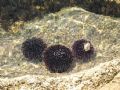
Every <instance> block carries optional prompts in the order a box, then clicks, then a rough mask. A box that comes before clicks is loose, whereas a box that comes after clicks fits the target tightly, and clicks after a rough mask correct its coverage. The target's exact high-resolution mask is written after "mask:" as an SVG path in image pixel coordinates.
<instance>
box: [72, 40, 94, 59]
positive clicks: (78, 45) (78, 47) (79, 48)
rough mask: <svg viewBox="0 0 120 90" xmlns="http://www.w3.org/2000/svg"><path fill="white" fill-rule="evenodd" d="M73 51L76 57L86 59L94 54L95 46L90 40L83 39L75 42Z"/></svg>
mask: <svg viewBox="0 0 120 90" xmlns="http://www.w3.org/2000/svg"><path fill="white" fill-rule="evenodd" d="M72 52H73V55H74V56H75V57H76V58H78V59H83V61H86V60H89V59H90V58H91V57H92V56H93V55H94V48H93V45H92V44H91V43H90V41H88V40H85V39H81V40H77V41H75V42H74V44H73V46H72Z"/></svg>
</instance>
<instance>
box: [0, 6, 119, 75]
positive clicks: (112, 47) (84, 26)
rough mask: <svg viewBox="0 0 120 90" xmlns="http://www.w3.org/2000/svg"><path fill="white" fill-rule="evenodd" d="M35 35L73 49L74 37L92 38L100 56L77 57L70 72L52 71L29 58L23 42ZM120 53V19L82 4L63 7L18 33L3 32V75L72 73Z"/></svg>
mask: <svg viewBox="0 0 120 90" xmlns="http://www.w3.org/2000/svg"><path fill="white" fill-rule="evenodd" d="M1 32H2V31H1ZM31 37H40V38H42V39H43V40H44V41H45V42H46V43H47V45H48V46H50V45H55V44H62V45H65V46H67V47H69V48H70V49H71V46H72V44H73V42H74V41H76V40H78V39H81V38H84V39H88V40H90V41H91V43H92V44H93V46H94V48H95V53H96V56H95V58H94V59H91V61H90V62H87V63H81V62H79V61H81V60H77V61H78V62H76V63H75V65H74V67H73V68H72V70H70V72H65V73H62V74H56V73H50V72H49V71H48V70H47V69H46V67H45V65H44V62H39V60H36V61H29V60H27V59H26V58H25V57H24V56H23V55H22V52H21V44H22V42H24V41H25V40H26V39H27V38H31ZM119 56H120V19H117V20H116V19H114V18H110V17H107V16H106V17H105V16H101V15H96V14H93V13H90V12H87V11H84V10H83V9H80V8H71V9H63V10H61V11H60V12H58V13H55V14H49V15H48V16H45V17H44V18H43V19H39V18H36V19H34V20H31V21H29V22H26V23H24V25H23V27H21V28H19V32H17V33H15V34H7V33H6V34H4V35H1V36H0V77H17V76H22V75H27V74H31V75H33V74H36V75H50V76H59V75H63V74H64V75H66V74H72V73H76V72H80V71H81V70H84V69H88V68H91V67H94V66H95V65H98V64H99V63H101V62H106V61H109V60H112V59H114V58H118V57H119Z"/></svg>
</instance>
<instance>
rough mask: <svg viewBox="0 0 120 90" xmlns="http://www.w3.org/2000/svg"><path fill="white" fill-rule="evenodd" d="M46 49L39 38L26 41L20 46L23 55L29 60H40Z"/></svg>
mask: <svg viewBox="0 0 120 90" xmlns="http://www.w3.org/2000/svg"><path fill="white" fill-rule="evenodd" d="M45 48H46V44H45V43H44V42H43V40H42V39H40V38H35V37H33V38H31V39H27V40H26V41H24V42H23V44H22V52H23V55H24V56H25V57H26V58H28V59H29V60H32V59H40V58H41V57H42V54H43V51H44V49H45Z"/></svg>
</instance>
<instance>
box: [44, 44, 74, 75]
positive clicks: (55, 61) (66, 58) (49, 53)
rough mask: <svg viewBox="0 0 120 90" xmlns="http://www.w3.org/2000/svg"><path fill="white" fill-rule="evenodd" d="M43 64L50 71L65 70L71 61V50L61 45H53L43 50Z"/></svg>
mask: <svg viewBox="0 0 120 90" xmlns="http://www.w3.org/2000/svg"><path fill="white" fill-rule="evenodd" d="M44 61H45V65H46V66H47V68H48V69H49V70H50V71H51V72H54V73H55V72H57V73H62V72H65V71H67V70H68V69H69V68H70V66H71V64H72V61H73V56H72V52H71V51H70V50H69V48H67V47H65V46H63V45H53V46H50V47H49V48H47V49H46V50H45V52H44Z"/></svg>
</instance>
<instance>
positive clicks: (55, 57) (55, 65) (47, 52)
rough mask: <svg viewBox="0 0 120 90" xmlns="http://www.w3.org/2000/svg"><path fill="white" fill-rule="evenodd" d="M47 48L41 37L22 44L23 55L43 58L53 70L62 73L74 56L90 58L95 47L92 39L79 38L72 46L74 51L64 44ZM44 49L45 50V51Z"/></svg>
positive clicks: (84, 58)
mask: <svg viewBox="0 0 120 90" xmlns="http://www.w3.org/2000/svg"><path fill="white" fill-rule="evenodd" d="M45 48H46V44H45V43H44V42H43V41H42V39H40V38H35V37H34V38H32V39H27V40H26V41H25V42H23V44H22V51H23V55H24V56H25V57H26V58H28V59H38V58H41V56H42V54H43V59H44V62H45V65H46V67H47V68H48V70H50V71H51V72H57V73H62V72H65V71H67V70H68V69H69V68H70V67H71V65H72V62H73V56H74V57H76V58H78V59H83V61H85V60H88V59H90V58H91V57H92V55H93V54H94V48H93V46H92V44H91V43H90V41H87V40H85V39H81V40H77V41H75V42H74V44H73V46H72V52H71V50H70V49H69V48H67V47H65V46H63V45H53V46H50V47H48V48H47V49H45ZM43 51H44V52H43Z"/></svg>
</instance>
